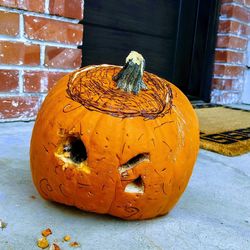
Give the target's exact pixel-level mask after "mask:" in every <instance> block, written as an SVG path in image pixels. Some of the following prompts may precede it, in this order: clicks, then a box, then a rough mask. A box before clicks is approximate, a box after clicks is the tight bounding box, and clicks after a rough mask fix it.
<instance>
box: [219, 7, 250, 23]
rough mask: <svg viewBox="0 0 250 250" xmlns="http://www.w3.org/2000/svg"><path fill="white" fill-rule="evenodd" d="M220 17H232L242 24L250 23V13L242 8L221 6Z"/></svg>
mask: <svg viewBox="0 0 250 250" xmlns="http://www.w3.org/2000/svg"><path fill="white" fill-rule="evenodd" d="M220 13H221V15H224V16H226V17H227V18H231V17H234V18H236V19H238V20H241V21H243V22H246V23H248V22H250V11H249V10H248V9H246V8H244V7H243V6H242V7H241V6H238V5H222V6H221V11H220Z"/></svg>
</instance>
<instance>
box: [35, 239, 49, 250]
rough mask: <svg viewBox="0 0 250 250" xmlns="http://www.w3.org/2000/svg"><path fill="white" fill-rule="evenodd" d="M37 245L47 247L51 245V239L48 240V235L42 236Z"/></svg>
mask: <svg viewBox="0 0 250 250" xmlns="http://www.w3.org/2000/svg"><path fill="white" fill-rule="evenodd" d="M37 246H38V247H40V248H42V249H45V248H47V247H48V246H49V241H48V240H47V238H46V237H42V238H40V239H38V240H37Z"/></svg>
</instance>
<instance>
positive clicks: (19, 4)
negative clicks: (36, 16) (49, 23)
mask: <svg viewBox="0 0 250 250" xmlns="http://www.w3.org/2000/svg"><path fill="white" fill-rule="evenodd" d="M0 5H1V6H6V7H11V8H16V9H22V10H29V11H34V12H41V13H43V12H44V9H45V0H35V1H34V0H7V1H6V0H0Z"/></svg>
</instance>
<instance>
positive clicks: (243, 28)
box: [218, 20, 250, 35]
mask: <svg viewBox="0 0 250 250" xmlns="http://www.w3.org/2000/svg"><path fill="white" fill-rule="evenodd" d="M218 32H219V33H234V34H237V35H249V34H250V27H249V26H247V25H245V24H242V23H239V22H236V21H231V20H226V21H222V20H221V21H220V22H219V28H218Z"/></svg>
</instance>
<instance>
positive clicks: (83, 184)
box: [77, 182, 90, 188]
mask: <svg viewBox="0 0 250 250" xmlns="http://www.w3.org/2000/svg"><path fill="white" fill-rule="evenodd" d="M77 185H78V187H79V188H85V187H89V186H90V185H89V184H86V183H81V182H77Z"/></svg>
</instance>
